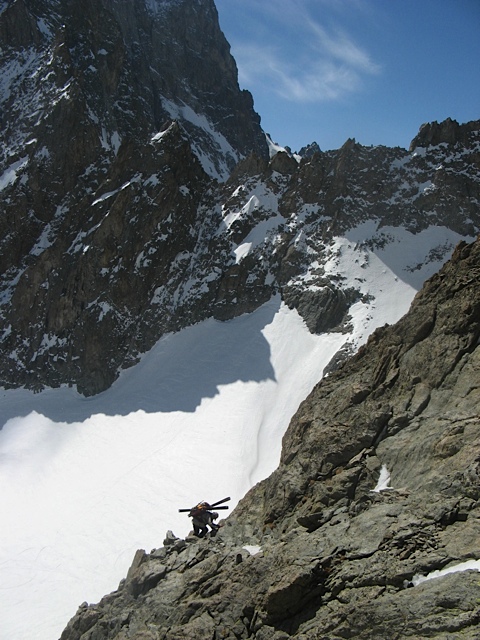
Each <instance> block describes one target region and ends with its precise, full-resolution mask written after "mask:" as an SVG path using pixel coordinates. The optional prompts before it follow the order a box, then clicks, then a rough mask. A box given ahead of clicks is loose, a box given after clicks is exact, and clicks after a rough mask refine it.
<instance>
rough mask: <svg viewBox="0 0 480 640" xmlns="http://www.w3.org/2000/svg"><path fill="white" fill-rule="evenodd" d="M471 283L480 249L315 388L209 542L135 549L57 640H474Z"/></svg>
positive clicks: (479, 271) (465, 253) (474, 324)
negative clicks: (124, 572) (119, 575)
mask: <svg viewBox="0 0 480 640" xmlns="http://www.w3.org/2000/svg"><path fill="white" fill-rule="evenodd" d="M479 276H480V240H477V241H476V242H475V243H473V244H471V245H467V244H465V243H462V244H460V245H459V246H458V247H457V249H456V250H455V252H454V255H453V257H452V259H451V260H450V261H449V262H448V263H447V264H446V265H445V267H444V268H443V269H442V270H441V271H440V272H439V273H438V274H437V275H435V276H434V277H433V278H431V279H430V280H429V281H428V282H427V283H426V285H425V287H424V288H423V290H422V291H421V292H420V293H419V294H418V295H417V297H416V298H415V300H414V303H413V305H412V308H411V310H410V312H409V313H408V314H407V315H406V316H405V317H404V318H402V320H401V321H400V322H398V323H397V324H396V325H394V326H389V327H384V328H382V329H380V330H378V331H377V332H376V333H375V334H373V335H372V336H371V338H370V340H369V342H368V344H367V345H366V346H365V347H363V348H362V349H361V350H360V351H359V353H358V354H357V355H355V356H354V357H353V358H351V359H349V360H348V361H347V362H345V363H344V365H343V366H342V367H341V368H340V369H339V370H338V371H336V372H335V373H333V374H331V375H330V376H328V377H327V378H325V379H324V380H322V381H321V382H320V383H319V384H318V385H317V387H316V388H315V389H314V390H313V391H312V393H311V394H310V396H309V397H308V398H307V399H306V400H305V401H304V402H303V403H302V405H301V406H300V408H299V410H298V412H297V414H296V415H295V416H294V418H293V420H292V422H291V424H290V427H289V429H288V431H287V433H286V435H285V437H284V441H283V450H282V458H281V462H280V465H279V467H278V469H277V470H276V471H275V472H274V473H273V474H272V476H270V477H269V478H268V479H266V480H265V481H262V482H261V483H259V484H258V485H257V486H256V487H254V488H253V489H252V490H251V491H250V492H249V493H248V494H247V495H246V496H245V498H244V499H243V500H242V501H241V502H240V504H239V505H238V506H237V508H236V509H235V511H234V512H233V513H232V515H231V516H230V517H229V518H228V519H227V520H226V521H225V523H224V526H223V528H222V529H221V530H220V532H219V533H218V535H217V536H216V537H215V538H212V539H208V538H207V539H203V540H198V539H197V538H194V537H193V536H192V537H188V538H187V539H186V540H181V539H178V538H176V537H175V536H174V535H173V534H172V533H169V534H168V535H167V537H166V539H165V541H164V545H163V547H161V548H159V549H156V550H153V551H152V552H151V553H149V554H146V553H145V552H143V551H139V552H138V553H137V554H136V556H135V559H134V562H133V564H132V567H131V569H130V571H129V573H128V576H127V577H126V580H125V581H123V582H122V583H121V584H120V586H119V589H118V590H117V591H115V592H114V593H112V594H110V595H108V596H106V597H105V598H104V599H103V600H102V601H101V602H100V603H98V604H96V605H88V604H86V603H85V604H83V605H82V606H81V607H80V609H79V611H78V612H77V614H76V616H75V617H74V618H73V619H72V620H71V621H70V623H69V624H68V626H67V627H66V629H65V631H64V632H63V634H62V637H61V640H93V639H96V640H100V639H107V638H116V639H117V640H126V639H127V638H137V639H140V638H144V639H147V638H148V639H152V640H153V639H156V640H157V639H160V638H162V639H165V640H174V639H175V640H180V639H183V638H184V639H187V638H225V639H226V638H231V639H232V640H233V638H235V639H238V638H256V639H257V640H286V639H287V638H298V639H302V640H306V639H307V638H308V639H309V640H311V639H315V638H317V639H320V638H322V639H325V640H327V639H328V640H337V639H340V638H358V639H360V640H362V639H363V640H370V639H378V640H384V639H385V638H387V637H388V638H399V639H400V638H412V639H413V638H414V639H416V640H418V639H419V638H427V637H428V638H439V639H440V638H442V639H443V638H447V637H448V638H465V639H471V640H473V639H474V638H477V637H478V627H479V625H480V607H479V604H478V602H479V598H480V586H479V580H478V573H477V572H475V571H471V570H470V571H469V570H466V571H465V570H464V571H459V569H461V568H462V567H463V568H465V566H464V563H465V562H468V561H477V560H479V559H480V439H479V424H480V423H479V416H478V407H479V403H480V387H479V380H480V349H479V344H480V295H479V291H478V278H479ZM385 472H388V474H389V483H387V482H384V483H383V485H379V484H378V480H379V476H381V475H384V474H385ZM387 486H388V488H386V487H387ZM468 566H470V565H468V564H467V565H466V567H468ZM442 569H447V570H448V569H450V570H451V571H452V572H451V573H449V574H447V575H444V576H443V577H438V578H435V579H430V580H426V581H422V579H421V578H418V577H416V576H428V575H429V574H430V573H431V572H433V571H436V570H442ZM455 569H457V570H456V571H455Z"/></svg>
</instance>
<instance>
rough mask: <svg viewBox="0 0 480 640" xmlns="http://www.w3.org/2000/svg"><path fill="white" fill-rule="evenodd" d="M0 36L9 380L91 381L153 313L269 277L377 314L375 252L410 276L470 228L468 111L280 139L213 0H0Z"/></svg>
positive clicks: (120, 362)
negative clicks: (361, 132) (268, 129)
mask: <svg viewBox="0 0 480 640" xmlns="http://www.w3.org/2000/svg"><path fill="white" fill-rule="evenodd" d="M0 38H1V42H0V44H1V50H0V65H1V69H0V71H1V78H2V83H1V92H0V100H1V103H0V108H1V110H0V119H1V127H2V138H1V141H0V148H1V168H0V199H1V209H2V215H1V218H0V225H1V227H0V242H1V253H0V273H1V277H0V278H1V279H0V305H1V307H0V353H1V358H0V383H1V384H2V385H4V386H7V387H12V386H13V387H14V386H27V387H29V388H33V389H40V388H42V387H44V386H58V385H61V384H71V385H76V386H77V387H78V390H79V391H80V392H81V393H83V394H85V395H91V394H95V393H98V392H100V391H102V390H104V389H106V388H107V387H109V386H110V385H111V384H112V383H113V381H114V380H115V379H116V377H117V376H118V373H119V371H120V370H121V369H122V368H125V367H128V366H131V365H133V364H135V363H136V362H137V361H138V358H139V357H140V356H141V354H142V353H145V352H146V351H148V350H149V349H150V348H151V347H152V346H153V345H154V344H155V342H156V341H157V340H158V339H159V338H160V337H161V336H162V335H163V334H165V333H166V332H171V331H176V330H179V329H181V328H182V327H185V326H187V325H189V324H192V323H195V322H198V321H200V320H202V319H205V318H207V317H212V316H213V317H215V318H217V319H220V320H226V319H229V318H232V317H234V316H236V315H238V314H241V313H244V312H248V311H252V310H253V309H255V308H257V307H258V306H259V305H260V304H262V303H263V302H265V301H267V300H269V299H270V298H271V296H272V295H274V294H278V293H280V295H281V296H282V298H283V300H284V301H285V302H286V303H287V304H288V305H289V306H290V307H295V308H297V309H298V311H299V313H300V314H301V315H302V316H303V317H304V319H305V321H306V323H307V325H308V327H309V329H310V330H311V331H313V332H325V331H331V330H341V331H346V332H348V330H349V316H350V314H349V311H350V308H351V306H352V305H353V304H358V303H362V304H364V305H367V306H368V305H370V306H371V314H370V317H374V316H375V310H374V307H375V301H374V300H373V299H372V297H371V294H370V292H369V289H370V287H369V277H370V276H369V272H368V268H367V267H368V264H367V263H368V260H369V257H371V256H372V255H374V253H375V252H378V251H383V250H385V248H388V247H389V246H392V247H394V252H395V251H396V253H397V254H399V255H401V256H402V259H403V260H404V262H403V265H402V269H403V271H402V273H400V274H399V275H400V280H406V281H408V282H410V281H411V282H412V283H413V285H414V286H415V287H416V288H418V287H419V286H420V285H421V282H423V280H424V279H425V277H427V276H429V275H431V273H433V270H435V269H436V268H438V266H439V265H440V264H441V263H442V262H443V261H444V260H445V259H446V258H447V257H448V256H449V255H450V254H451V251H452V250H453V247H454V245H455V244H456V243H457V242H458V241H459V240H460V239H461V238H470V239H473V237H474V236H475V234H476V233H477V231H478V228H479V215H478V198H479V182H478V174H479V171H478V169H479V126H478V122H477V123H468V124H464V125H459V124H458V123H456V122H453V121H451V120H447V121H446V122H444V123H441V124H437V123H434V124H432V125H426V126H425V127H424V128H423V129H422V130H421V131H420V134H419V135H418V137H417V138H416V139H415V140H414V142H413V143H412V148H411V149H410V150H409V151H407V150H404V149H400V148H395V149H390V148H386V147H372V148H367V147H363V146H361V145H359V144H357V143H355V141H354V140H349V141H347V142H346V143H345V145H344V146H343V147H342V148H341V149H339V150H337V151H328V152H322V151H320V148H319V147H318V145H316V144H312V145H310V146H309V147H308V148H306V149H304V150H302V154H303V155H301V154H298V155H296V154H291V153H289V152H284V151H280V152H279V153H276V154H275V151H276V149H277V148H276V147H274V146H273V145H271V144H270V145H269V144H267V139H266V137H265V135H264V133H263V131H262V129H261V126H260V119H259V117H258V115H257V114H256V113H255V111H254V110H253V101H252V97H251V95H250V94H249V93H248V92H246V91H241V90H240V89H239V86H238V82H237V69H236V65H235V62H234V60H233V58H232V57H231V55H230V52H229V45H228V43H227V42H226V40H225V38H224V36H223V34H222V32H221V30H220V28H219V25H218V16H217V12H216V9H215V6H214V3H213V1H212V0H108V1H107V0H96V1H95V2H93V1H87V2H81V3H80V2H63V1H60V0H58V1H57V0H41V1H40V0H16V1H15V2H7V1H5V0H4V1H2V2H0ZM270 156H272V158H271V159H270ZM232 170H233V172H232ZM428 229H435V234H433V235H434V236H435V237H433V235H432V234H431V235H430V236H428V234H426V235H425V236H422V233H423V232H426V231H427V230H428ZM427 236H428V237H429V238H430V240H429V242H423V240H422V241H421V242H420V243H418V242H417V245H416V246H417V249H416V250H415V251H413V252H403V251H402V250H398V245H399V243H400V242H402V243H405V242H409V241H410V240H412V238H413V242H414V243H415V242H416V241H417V240H418V239H419V238H420V239H422V238H423V237H427ZM338 237H343V238H345V237H349V238H351V240H352V242H351V246H348V247H346V248H345V250H348V251H352V252H353V253H352V254H351V262H352V264H355V263H357V266H358V274H357V277H353V278H352V277H349V278H347V277H346V276H345V275H344V274H342V273H341V272H340V267H339V266H338V264H339V260H340V257H341V256H340V253H341V249H340V248H339V246H338V243H336V238H338ZM419 246H420V247H421V248H420V249H419ZM342 250H343V249H342ZM335 261H336V262H335ZM326 263H328V264H329V265H330V266H329V268H326V267H325V265H326ZM334 263H335V264H336V265H337V266H335V265H334ZM332 265H334V266H332ZM362 267H363V269H362ZM335 270H336V272H335ZM350 276H351V269H350ZM365 315H366V316H367V315H368V314H365ZM400 315H401V314H400ZM397 317H398V315H397V316H396V317H395V318H394V319H397ZM351 346H352V348H354V345H351Z"/></svg>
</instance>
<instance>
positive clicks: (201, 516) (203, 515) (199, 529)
mask: <svg viewBox="0 0 480 640" xmlns="http://www.w3.org/2000/svg"><path fill="white" fill-rule="evenodd" d="M212 508H213V507H212V506H211V505H210V504H208V502H205V501H203V502H199V503H198V504H197V506H196V507H193V509H190V512H189V514H188V515H189V516H190V517H191V518H192V524H193V534H194V535H195V536H198V537H199V538H203V537H204V536H206V535H207V533H208V527H210V528H211V530H212V534H215V533H217V531H218V530H219V529H220V527H219V525H218V524H215V523H214V522H213V521H214V520H216V519H217V518H218V513H216V512H215V511H211V509H212Z"/></svg>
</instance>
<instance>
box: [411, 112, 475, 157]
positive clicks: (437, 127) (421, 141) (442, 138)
mask: <svg viewBox="0 0 480 640" xmlns="http://www.w3.org/2000/svg"><path fill="white" fill-rule="evenodd" d="M473 131H474V128H472V126H471V124H470V123H467V124H462V125H460V124H458V122H457V121H456V120H452V119H451V118H447V119H446V120H444V121H443V122H440V123H439V122H436V121H434V122H430V123H426V124H423V125H422V126H421V127H420V130H419V132H418V134H417V136H415V138H414V139H413V140H412V142H411V144H410V151H414V150H415V149H416V148H417V147H428V146H436V145H439V144H456V143H461V144H468V141H469V138H470V136H471V134H472V132H473Z"/></svg>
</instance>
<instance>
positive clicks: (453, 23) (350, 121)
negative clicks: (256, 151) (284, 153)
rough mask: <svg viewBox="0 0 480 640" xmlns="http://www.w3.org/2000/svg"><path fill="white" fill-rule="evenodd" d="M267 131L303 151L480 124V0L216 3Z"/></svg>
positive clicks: (398, 140) (395, 142) (391, 141)
mask: <svg viewBox="0 0 480 640" xmlns="http://www.w3.org/2000/svg"><path fill="white" fill-rule="evenodd" d="M216 5H217V9H218V13H219V17H220V26H221V28H222V30H223V32H224V33H225V35H226V37H227V40H228V41H229V42H230V44H231V47H232V53H233V55H234V57H235V59H236V61H237V66H238V69H239V83H240V86H241V87H242V88H244V89H248V90H249V91H251V92H252V94H253V97H254V100H255V109H256V111H257V112H258V113H259V114H260V116H261V118H262V126H263V128H264V130H265V131H267V132H268V133H270V134H271V136H272V138H273V139H274V141H275V142H278V143H280V144H282V145H288V146H290V147H291V148H292V150H294V151H298V150H299V149H300V148H301V147H302V146H303V145H305V144H308V143H309V142H312V141H314V140H315V141H316V142H318V144H319V145H320V147H321V148H322V149H324V150H326V149H337V148H339V147H341V145H342V144H343V143H344V142H345V140H347V138H355V139H356V140H357V142H360V143H361V144H364V145H371V144H373V145H377V144H384V145H387V146H401V147H408V145H409V144H410V141H411V140H412V138H413V137H414V136H415V135H416V134H417V131H418V129H419V127H420V125H421V124H423V123H424V122H431V121H433V120H437V121H439V122H440V121H441V120H444V119H445V118H447V117H451V118H453V119H455V120H458V121H459V122H467V121H469V120H476V119H479V118H480V62H479V61H480V0H216Z"/></svg>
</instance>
